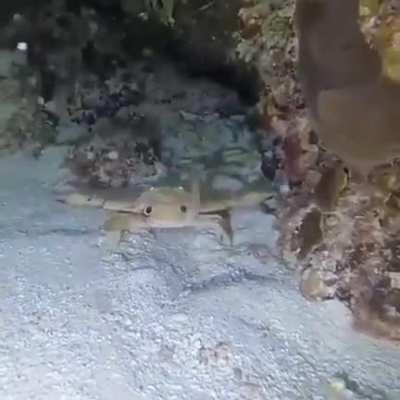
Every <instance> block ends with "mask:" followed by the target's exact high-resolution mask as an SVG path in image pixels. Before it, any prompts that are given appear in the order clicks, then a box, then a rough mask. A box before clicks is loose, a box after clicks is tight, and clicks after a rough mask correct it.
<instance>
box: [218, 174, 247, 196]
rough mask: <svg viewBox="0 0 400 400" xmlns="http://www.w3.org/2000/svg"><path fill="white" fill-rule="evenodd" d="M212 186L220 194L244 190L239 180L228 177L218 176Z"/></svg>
mask: <svg viewBox="0 0 400 400" xmlns="http://www.w3.org/2000/svg"><path fill="white" fill-rule="evenodd" d="M211 186H212V189H213V190H216V191H219V192H225V191H227V192H238V191H240V190H241V189H243V183H242V182H241V181H240V180H239V179H236V178H233V177H231V176H227V175H216V176H215V177H214V179H213V181H212V184H211Z"/></svg>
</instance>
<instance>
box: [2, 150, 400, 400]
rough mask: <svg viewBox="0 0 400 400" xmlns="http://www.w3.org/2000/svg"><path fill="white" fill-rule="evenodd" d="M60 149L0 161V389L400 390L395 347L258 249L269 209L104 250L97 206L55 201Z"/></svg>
mask: <svg viewBox="0 0 400 400" xmlns="http://www.w3.org/2000/svg"><path fill="white" fill-rule="evenodd" d="M63 151H64V150H63V149H60V148H58V149H49V150H46V151H45V153H44V155H43V157H42V158H41V159H39V160H34V159H32V158H31V157H29V156H26V155H23V154H17V155H13V156H6V157H2V158H1V159H0V185H1V186H0V324H1V327H0V399H1V400H31V399H32V400H47V399H49V400H50V399H52V400H61V399H63V400H78V399H80V400H81V399H82V400H92V399H93V400H94V399H101V400H109V399H112V400H135V399H149V400H158V399H160V400H161V399H162V400H174V399H177V400H211V399H221V400H233V399H235V400H236V399H237V400H239V399H245V400H246V399H249V400H258V399H268V400H273V399H288V400H292V399H293V400H296V399H325V398H329V397H327V394H326V393H327V391H326V387H327V383H328V382H330V381H331V380H332V379H334V377H335V376H337V375H343V376H344V375H346V376H347V377H348V380H349V381H350V382H351V387H352V389H353V393H350V392H349V393H347V394H342V397H330V398H332V399H333V398H337V399H339V398H343V399H344V398H357V399H400V350H399V349H396V347H394V346H392V345H389V344H385V343H380V342H376V341H374V340H372V339H370V338H368V337H366V336H363V335H362V334H360V333H357V332H354V330H353V329H352V327H351V321H350V316H349V313H348V312H347V310H346V309H345V308H344V306H342V305H341V304H340V303H338V302H336V301H330V302H325V303H310V302H307V301H306V300H305V299H303V298H302V297H301V295H300V293H299V291H298V288H297V284H296V281H297V278H296V276H295V275H294V274H293V272H292V271H289V270H288V269H287V268H286V267H285V266H283V265H279V264H277V262H276V261H274V258H273V257H264V258H260V257H256V256H255V255H254V249H255V248H256V249H258V252H265V253H268V251H269V252H274V242H275V240H276V237H277V233H276V232H275V231H274V229H273V218H272V217H271V216H268V215H265V214H262V213H261V212H258V211H241V212H240V213H236V214H234V218H233V225H234V229H235V233H236V237H235V239H236V244H235V246H234V247H233V248H230V247H229V246H225V245H223V244H221V243H220V242H219V241H218V238H217V237H216V236H215V235H213V234H212V233H211V232H205V231H202V230H200V229H184V230H174V231H156V232H149V233H145V232H142V233H139V234H135V235H130V236H129V237H128V238H127V240H126V241H125V242H124V243H122V244H121V246H120V248H119V250H118V252H116V253H114V254H110V253H109V252H108V251H107V247H106V246H105V245H104V243H105V235H104V232H102V230H101V229H100V227H101V224H102V222H103V221H104V214H103V212H102V211H101V210H96V209H88V208H69V207H66V206H65V205H63V204H60V203H58V202H56V201H54V195H53V194H52V189H53V184H54V182H56V181H57V180H58V179H59V168H58V167H59V164H60V162H61V160H62V157H63ZM268 249H269V250H268ZM267 250H268V251H267ZM275 250H276V249H275ZM346 396H347V397H346Z"/></svg>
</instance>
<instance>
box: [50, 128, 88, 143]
mask: <svg viewBox="0 0 400 400" xmlns="http://www.w3.org/2000/svg"><path fill="white" fill-rule="evenodd" d="M57 132H58V133H57V139H56V143H57V144H72V143H75V142H77V141H79V139H81V138H82V137H84V136H86V135H87V130H86V128H85V127H84V126H82V125H78V124H74V123H68V124H63V125H62V126H59V127H57Z"/></svg>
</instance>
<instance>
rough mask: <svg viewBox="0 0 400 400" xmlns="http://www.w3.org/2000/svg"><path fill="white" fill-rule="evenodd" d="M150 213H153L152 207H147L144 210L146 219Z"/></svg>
mask: <svg viewBox="0 0 400 400" xmlns="http://www.w3.org/2000/svg"><path fill="white" fill-rule="evenodd" d="M152 211H153V207H152V206H147V207H146V208H145V209H144V215H146V217H148V216H149V215H150V214H151V213H152Z"/></svg>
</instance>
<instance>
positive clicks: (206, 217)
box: [58, 182, 273, 244]
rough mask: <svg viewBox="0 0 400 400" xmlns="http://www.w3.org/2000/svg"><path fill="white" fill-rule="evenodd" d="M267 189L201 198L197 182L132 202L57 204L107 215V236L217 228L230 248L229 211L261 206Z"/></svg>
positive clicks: (91, 198) (76, 195) (75, 196)
mask: <svg viewBox="0 0 400 400" xmlns="http://www.w3.org/2000/svg"><path fill="white" fill-rule="evenodd" d="M272 196H273V192H272V190H271V189H268V188H260V189H253V190H247V191H243V192H242V193H240V194H235V195H234V196H233V195H232V196H223V197H219V198H218V197H214V198H212V197H211V198H207V199H204V198H201V196H200V188H199V184H198V182H192V184H191V188H190V189H189V190H187V189H185V188H183V187H182V186H179V187H169V186H159V187H150V188H149V189H148V190H145V191H144V192H143V193H141V194H140V195H139V196H136V197H134V196H132V197H134V198H132V199H129V198H128V199H123V197H122V196H120V198H118V197H117V198H116V199H115V198H114V199H113V200H107V199H106V198H105V196H104V197H101V196H95V195H91V194H85V193H82V192H73V193H70V194H69V195H67V196H64V197H61V198H59V199H58V200H60V201H62V202H64V203H66V204H69V205H75V206H92V207H99V208H103V209H104V210H106V211H107V212H108V213H109V216H108V218H107V220H106V221H105V223H104V226H103V227H104V229H105V231H107V232H117V233H119V234H122V233H123V232H126V231H128V232H135V231H138V230H141V229H153V228H183V227H206V228H211V229H213V228H217V229H218V230H220V231H221V233H222V237H223V238H225V239H227V240H229V242H230V243H231V244H233V232H232V227H231V221H230V211H231V210H232V209H233V208H248V207H255V206H258V205H261V204H262V203H263V202H264V201H265V200H267V199H269V198H271V197H272Z"/></svg>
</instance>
